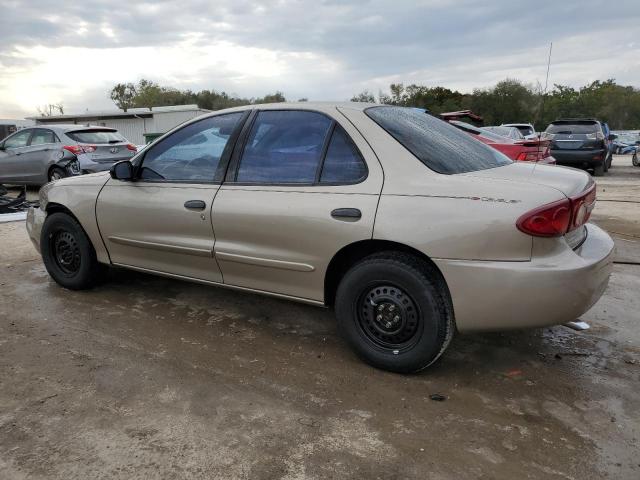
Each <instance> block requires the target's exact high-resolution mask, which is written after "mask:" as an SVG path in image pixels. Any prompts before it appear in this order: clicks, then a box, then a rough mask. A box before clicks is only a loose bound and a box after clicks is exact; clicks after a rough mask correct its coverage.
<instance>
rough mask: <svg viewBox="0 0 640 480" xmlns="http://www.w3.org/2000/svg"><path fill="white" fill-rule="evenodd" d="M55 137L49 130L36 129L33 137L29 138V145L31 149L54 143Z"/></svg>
mask: <svg viewBox="0 0 640 480" xmlns="http://www.w3.org/2000/svg"><path fill="white" fill-rule="evenodd" d="M55 141H56V137H55V135H54V134H53V132H52V131H51V130H43V129H40V128H39V129H37V130H36V131H35V132H33V136H32V137H31V143H30V144H29V145H31V146H32V147H33V146H35V145H44V144H47V143H55Z"/></svg>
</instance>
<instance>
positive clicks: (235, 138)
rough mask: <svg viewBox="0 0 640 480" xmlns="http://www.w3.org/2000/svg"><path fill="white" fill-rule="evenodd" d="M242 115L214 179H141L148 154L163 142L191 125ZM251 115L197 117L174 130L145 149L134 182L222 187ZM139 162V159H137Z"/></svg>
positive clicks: (242, 113) (230, 137) (248, 112)
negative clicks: (240, 137)
mask: <svg viewBox="0 0 640 480" xmlns="http://www.w3.org/2000/svg"><path fill="white" fill-rule="evenodd" d="M237 113H240V114H241V115H240V118H239V119H238V124H237V125H236V127H235V128H234V130H233V132H231V135H230V136H229V140H227V144H226V145H225V147H224V150H223V151H222V155H221V156H220V161H219V162H218V166H217V167H216V171H215V172H214V174H213V178H212V179H211V180H188V181H187V180H163V179H144V178H140V174H141V172H142V167H143V165H144V161H145V159H146V157H147V154H148V153H149V151H151V149H152V148H154V147H156V146H157V145H159V144H160V143H161V142H163V141H165V140H166V139H168V138H171V137H172V136H173V135H174V134H175V133H178V132H179V131H181V130H183V129H184V128H187V127H189V126H191V125H194V124H196V123H199V122H202V121H205V120H208V119H210V118H217V117H223V116H225V115H234V114H237ZM250 113H251V110H246V111H242V110H238V111H235V112H225V113H219V114H214V115H207V116H206V117H204V118H199V117H196V118H195V119H194V120H193V121H192V122H188V123H186V124H185V125H183V126H181V127H180V128H177V129H174V130H172V131H171V132H167V133H168V135H166V136H164V137H162V139H160V141H159V142H157V143H155V142H154V145H152V146H151V147H149V148H148V149H145V151H144V152H143V153H142V156H141V157H140V161H139V162H138V163H137V164H136V165H134V171H133V178H134V181H135V182H136V183H137V182H142V183H161V184H171V185H174V184H181V185H221V184H222V181H223V179H224V174H225V172H226V170H227V167H228V164H229V160H230V158H231V155H232V153H233V150H234V149H235V145H236V143H237V141H238V136H239V135H240V132H241V131H242V129H243V128H244V124H245V122H246V120H247V117H248V116H249V114H250ZM136 160H137V159H136Z"/></svg>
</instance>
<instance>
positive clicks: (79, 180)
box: [55, 171, 111, 187]
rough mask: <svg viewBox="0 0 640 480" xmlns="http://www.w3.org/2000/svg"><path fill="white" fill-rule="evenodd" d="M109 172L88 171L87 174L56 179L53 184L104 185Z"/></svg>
mask: <svg viewBox="0 0 640 480" xmlns="http://www.w3.org/2000/svg"><path fill="white" fill-rule="evenodd" d="M110 176H111V175H110V173H109V172H108V171H105V172H98V173H90V174H88V175H79V176H77V177H67V178H63V179H61V180H58V181H57V182H56V183H55V185H56V186H61V187H63V186H66V185H69V186H80V185H83V186H94V185H100V186H101V185H104V184H105V183H107V180H109V178H110Z"/></svg>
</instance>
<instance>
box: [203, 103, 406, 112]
mask: <svg viewBox="0 0 640 480" xmlns="http://www.w3.org/2000/svg"><path fill="white" fill-rule="evenodd" d="M381 106H392V105H384V104H379V103H365V102H279V103H259V104H251V105H242V106H240V107H231V108H225V109H223V110H216V111H214V112H211V113H209V114H207V115H219V114H220V113H227V112H242V111H245V110H314V109H321V110H326V109H327V108H349V109H352V110H365V109H366V108H369V107H381ZM407 108H408V107H407Z"/></svg>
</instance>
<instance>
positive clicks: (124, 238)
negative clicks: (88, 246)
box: [96, 112, 248, 283]
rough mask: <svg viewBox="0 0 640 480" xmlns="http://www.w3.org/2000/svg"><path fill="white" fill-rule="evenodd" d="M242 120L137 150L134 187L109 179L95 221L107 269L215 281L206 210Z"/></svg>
mask: <svg viewBox="0 0 640 480" xmlns="http://www.w3.org/2000/svg"><path fill="white" fill-rule="evenodd" d="M246 115H248V113H244V112H236V113H230V114H225V115H218V116H212V117H207V118H205V119H201V120H198V121H196V122H193V123H190V124H188V125H187V126H184V127H182V128H181V129H179V130H176V131H175V132H173V133H172V134H170V135H168V136H167V137H165V138H164V139H162V140H160V141H159V142H158V143H156V144H154V145H152V146H150V147H149V148H148V149H146V150H145V152H144V153H143V158H142V159H141V161H140V162H138V161H137V160H136V161H135V164H136V169H135V171H136V179H135V180H134V181H122V180H116V179H113V178H111V179H109V181H108V182H107V183H106V185H105V186H104V188H103V189H102V191H101V192H100V195H99V196H98V201H97V205H96V216H97V220H98V226H99V228H100V232H101V234H102V238H103V240H104V242H105V245H106V248H107V250H108V252H109V256H110V258H111V261H112V262H113V263H114V264H117V265H122V266H128V267H133V268H137V269H141V270H145V271H153V272H156V273H165V274H171V275H175V276H179V277H185V278H193V279H199V280H205V281H211V282H218V283H221V282H222V276H221V274H220V270H219V268H218V265H217V263H216V261H215V258H214V256H213V244H214V235H213V228H212V226H211V206H212V204H213V199H214V197H215V196H216V193H217V191H218V189H219V187H220V182H221V180H222V177H223V176H224V168H225V166H226V163H227V161H228V159H229V157H230V155H231V150H232V149H233V144H234V143H235V138H236V137H237V131H239V129H240V128H241V124H242V121H243V119H244V118H246Z"/></svg>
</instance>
